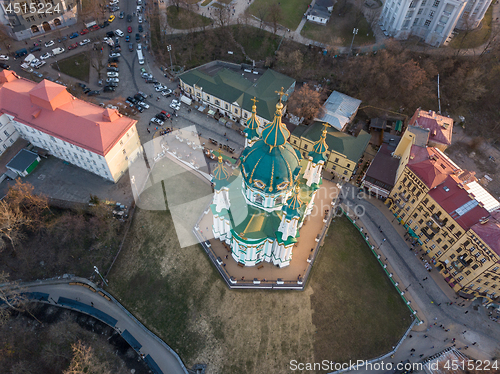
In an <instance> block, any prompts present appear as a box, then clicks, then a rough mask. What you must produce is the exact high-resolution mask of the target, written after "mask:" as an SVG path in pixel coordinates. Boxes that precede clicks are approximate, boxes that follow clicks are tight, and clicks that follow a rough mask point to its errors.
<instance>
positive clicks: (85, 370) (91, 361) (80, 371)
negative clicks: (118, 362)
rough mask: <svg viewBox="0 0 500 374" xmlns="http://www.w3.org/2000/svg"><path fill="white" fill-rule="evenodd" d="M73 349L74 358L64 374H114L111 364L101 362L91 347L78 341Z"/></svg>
mask: <svg viewBox="0 0 500 374" xmlns="http://www.w3.org/2000/svg"><path fill="white" fill-rule="evenodd" d="M71 348H72V349H73V358H72V359H71V362H70V364H69V368H68V369H66V370H65V371H64V372H63V374H112V371H111V367H110V365H109V363H108V362H107V361H104V360H100V359H99V357H98V356H97V355H96V354H95V352H94V350H93V349H92V347H90V346H89V345H86V344H84V343H82V341H80V340H78V342H76V343H74V344H73V345H72V346H71Z"/></svg>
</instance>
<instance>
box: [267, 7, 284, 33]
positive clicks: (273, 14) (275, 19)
mask: <svg viewBox="0 0 500 374" xmlns="http://www.w3.org/2000/svg"><path fill="white" fill-rule="evenodd" d="M282 19H283V12H282V11H281V7H280V6H279V4H276V3H274V4H272V5H271V6H270V7H269V21H270V22H271V24H272V25H273V32H274V33H275V34H276V32H277V31H278V26H279V23H280V21H281V20H282Z"/></svg>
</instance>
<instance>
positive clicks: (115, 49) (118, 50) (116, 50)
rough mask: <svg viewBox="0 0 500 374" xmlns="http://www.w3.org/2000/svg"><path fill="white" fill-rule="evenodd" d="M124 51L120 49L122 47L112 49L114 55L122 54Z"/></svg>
mask: <svg viewBox="0 0 500 374" xmlns="http://www.w3.org/2000/svg"><path fill="white" fill-rule="evenodd" d="M121 51H122V49H121V48H120V46H117V47H114V48H112V49H111V52H113V53H120V52H121Z"/></svg>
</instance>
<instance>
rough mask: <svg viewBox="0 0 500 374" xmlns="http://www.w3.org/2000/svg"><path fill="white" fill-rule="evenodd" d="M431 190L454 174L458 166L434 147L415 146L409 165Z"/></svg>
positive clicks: (412, 149)
mask: <svg viewBox="0 0 500 374" xmlns="http://www.w3.org/2000/svg"><path fill="white" fill-rule="evenodd" d="M407 166H408V167H409V168H410V170H411V171H413V172H414V173H415V174H416V175H417V176H418V177H419V178H420V179H421V180H422V182H424V183H425V184H426V186H427V187H429V188H430V189H432V188H434V187H436V186H437V185H439V184H440V183H442V182H443V181H444V180H445V179H446V177H447V176H448V175H450V174H454V173H455V171H456V170H457V166H456V165H455V164H453V163H452V161H451V160H449V159H448V158H447V157H446V156H444V154H442V153H441V152H439V150H437V149H436V148H433V147H426V148H424V147H419V146H415V145H413V146H412V147H411V150H410V160H408V165H407Z"/></svg>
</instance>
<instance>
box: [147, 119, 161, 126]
mask: <svg viewBox="0 0 500 374" xmlns="http://www.w3.org/2000/svg"><path fill="white" fill-rule="evenodd" d="M149 123H152V124H153V125H158V126H163V124H164V122H163V121H162V120H161V119H159V118H156V117H154V118H151V121H149Z"/></svg>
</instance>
